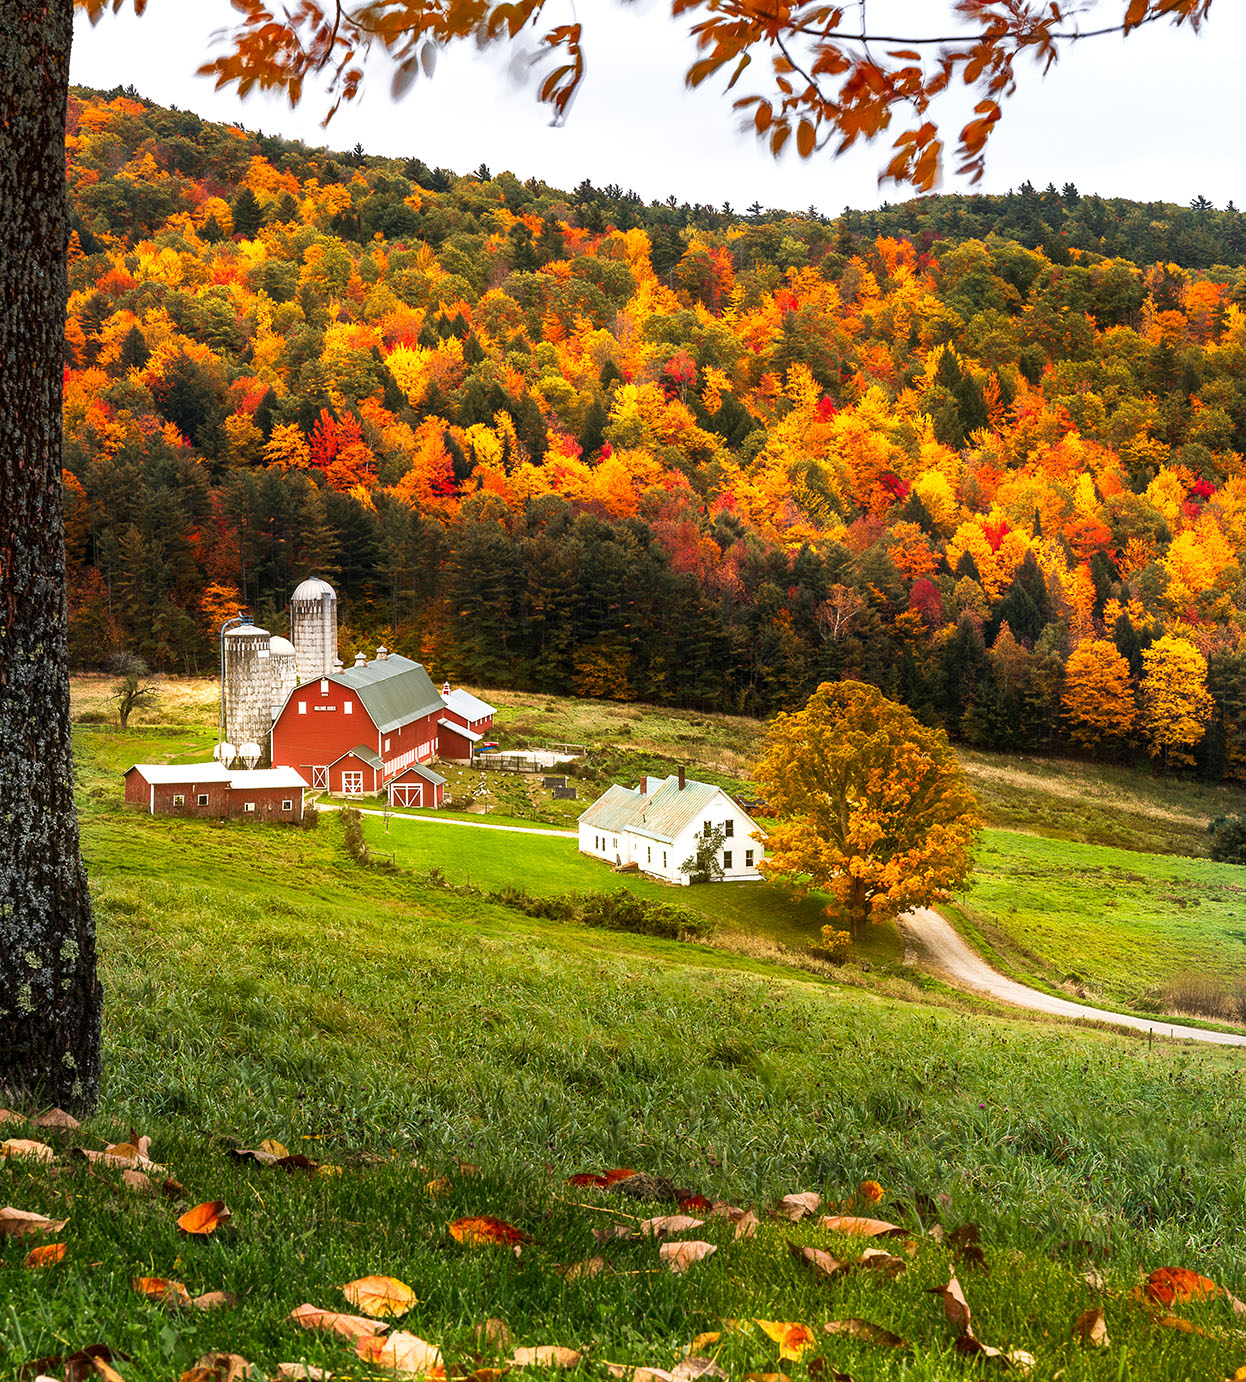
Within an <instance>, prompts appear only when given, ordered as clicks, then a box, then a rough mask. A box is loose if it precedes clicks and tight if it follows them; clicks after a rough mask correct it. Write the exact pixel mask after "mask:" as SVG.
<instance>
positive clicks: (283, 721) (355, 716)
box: [272, 678, 377, 791]
mask: <svg viewBox="0 0 1246 1382" xmlns="http://www.w3.org/2000/svg"><path fill="white" fill-rule="evenodd" d="M320 687H321V682H320V681H319V680H316V681H309V682H308V683H307V684H306V685H305V686H300V687H298V688H297V689H296V690H295V691H294V692H293V694H292V695H291V696H290V699H289V700H288V701H287V702H286V704H285V708H284V709H283V710H282V712H281V714H280V715H279V716H278V717H277V720H276V723H275V724H274V725H273V744H272V758H273V767H274V768H294V769H296V770H297V771H298V772H300V773H301V774H302V775H303V777H305V778H306V779H307V781H308V782H309V783H311V785H312V786H313V787H317V786H321V785H323V784H322V783H318V782H317V781H316V777H315V770H316V769H317V768H327V767H328V766H329V764H330V763H333V762H335V761H336V760H337V759H339V758H341V756H342V755H343V754H344V753H349V752H350V750H351V749H353V748H355V747H356V746H357V745H359V744H367V746H368V747H369V748H371V749H375V748H376V746H377V742H376V741H377V733H376V726H375V725H374V724H373V723H372V718H371V716H369V714H368V712H367V711H366V710H365V709H364V708H363V705H362V703H361V702H360V700H359V697H358V696H357V695H356V694H355V692H354V691H352V690H350V689H349V688H348V687H345V686H339V685H338V684H337V683H336V682H335V681H333V680H332V678H329V679H328V680H327V689H326V690H324V691H321V689H320ZM300 704H301V705H304V706H306V711H305V712H304V713H303V714H301V715H300V714H299V706H300ZM347 705H349V706H350V707H351V713H350V714H347V713H346V706H347ZM334 775H335V776H337V774H336V772H335V774H334ZM333 790H334V791H340V790H341V785H340V782H339V784H338V785H337V786H336V787H334V789H333Z"/></svg>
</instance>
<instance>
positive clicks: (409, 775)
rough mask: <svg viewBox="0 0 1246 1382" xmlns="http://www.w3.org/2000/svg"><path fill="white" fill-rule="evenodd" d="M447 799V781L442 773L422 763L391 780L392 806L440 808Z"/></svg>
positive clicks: (390, 794)
mask: <svg viewBox="0 0 1246 1382" xmlns="http://www.w3.org/2000/svg"><path fill="white" fill-rule="evenodd" d="M445 797H446V780H445V778H444V777H442V776H441V774H440V773H435V772H433V770H432V769H431V768H426V767H425V766H424V765H423V764H422V763H413V764H412V765H411V767H409V768H406V769H404V771H402V772H400V773H398V774H396V775H395V776H394V777H391V778H390V780H389V804H390V805H391V806H406V807H408V808H409V807H432V806H440V805H441V804H442V803H443V802H444V801H445Z"/></svg>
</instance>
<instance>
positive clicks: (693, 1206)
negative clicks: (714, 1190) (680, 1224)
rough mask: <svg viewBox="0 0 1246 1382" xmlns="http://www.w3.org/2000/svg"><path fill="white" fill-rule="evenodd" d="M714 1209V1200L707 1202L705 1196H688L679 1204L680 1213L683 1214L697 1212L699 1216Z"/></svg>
mask: <svg viewBox="0 0 1246 1382" xmlns="http://www.w3.org/2000/svg"><path fill="white" fill-rule="evenodd" d="M713 1208H714V1204H713V1201H712V1200H707V1199H706V1198H705V1196H704V1195H686V1196H685V1197H684V1198H683V1199H682V1200H680V1202H679V1212H680V1213H681V1214H691V1213H692V1212H693V1210H696V1212H697V1213H698V1214H703V1213H705V1212H706V1211H707V1210H711V1209H713Z"/></svg>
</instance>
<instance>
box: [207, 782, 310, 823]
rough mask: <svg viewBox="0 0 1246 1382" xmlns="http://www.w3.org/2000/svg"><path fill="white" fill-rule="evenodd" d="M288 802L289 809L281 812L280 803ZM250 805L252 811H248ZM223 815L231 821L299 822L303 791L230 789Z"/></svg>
mask: <svg viewBox="0 0 1246 1382" xmlns="http://www.w3.org/2000/svg"><path fill="white" fill-rule="evenodd" d="M283 801H288V802H289V803H290V809H289V810H288V811H283V810H282V809H281V803H282V802H283ZM248 803H250V804H251V805H252V806H253V808H254V809H253V810H250V811H248V810H247V805H248ZM225 814H226V815H227V816H228V817H229V819H230V820H231V821H301V820H302V819H303V789H302V788H301V787H249V788H243V789H241V790H238V789H235V788H231V789H230V791H229V793H228V795H227V797H226V801H225Z"/></svg>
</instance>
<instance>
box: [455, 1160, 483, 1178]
mask: <svg viewBox="0 0 1246 1382" xmlns="http://www.w3.org/2000/svg"><path fill="white" fill-rule="evenodd" d="M454 1161H455V1165H456V1166H457V1167H458V1168H459V1175H461V1176H478V1175H479V1174H480V1167H479V1166H477V1165H476V1163H475V1162H474V1161H460V1160H459V1159H458V1157H455V1159H454Z"/></svg>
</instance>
